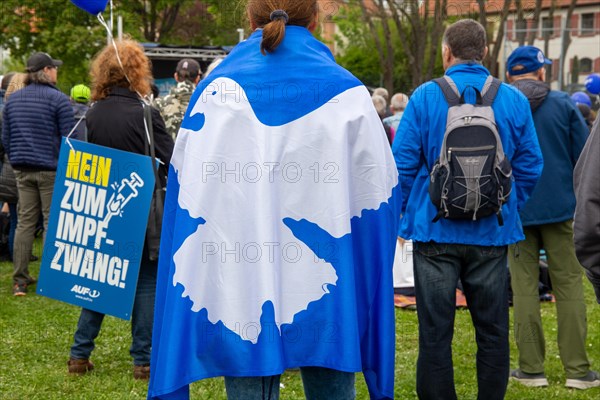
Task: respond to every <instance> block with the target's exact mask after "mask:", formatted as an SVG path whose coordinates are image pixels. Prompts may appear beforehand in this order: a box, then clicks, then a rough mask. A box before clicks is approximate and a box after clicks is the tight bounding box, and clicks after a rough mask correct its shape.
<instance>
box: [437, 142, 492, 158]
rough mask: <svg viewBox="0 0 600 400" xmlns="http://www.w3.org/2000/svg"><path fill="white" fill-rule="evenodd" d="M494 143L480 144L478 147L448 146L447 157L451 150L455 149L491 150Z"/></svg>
mask: <svg viewBox="0 0 600 400" xmlns="http://www.w3.org/2000/svg"><path fill="white" fill-rule="evenodd" d="M494 147H495V146H494V145H491V144H490V145H487V146H480V147H448V158H450V156H451V155H452V152H453V151H455V150H457V151H479V150H492V149H493V148H494Z"/></svg>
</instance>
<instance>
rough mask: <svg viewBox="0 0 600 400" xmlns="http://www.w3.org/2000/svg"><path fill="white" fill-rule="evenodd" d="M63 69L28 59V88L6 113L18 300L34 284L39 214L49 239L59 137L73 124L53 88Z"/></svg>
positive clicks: (65, 101) (37, 57)
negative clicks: (14, 191) (15, 199)
mask: <svg viewBox="0 0 600 400" xmlns="http://www.w3.org/2000/svg"><path fill="white" fill-rule="evenodd" d="M60 65H62V61H60V60H54V59H52V57H50V56H49V55H48V54H46V53H35V54H33V55H32V56H31V57H29V59H28V60H27V72H28V76H27V81H26V84H27V86H26V87H25V88H23V89H21V90H19V91H17V92H15V93H13V94H12V95H11V96H10V98H9V100H8V102H7V103H6V105H5V107H4V110H3V115H4V118H3V121H2V144H3V145H4V148H5V150H6V153H7V154H8V159H9V160H10V164H11V165H12V167H13V169H14V171H15V177H16V179H17V188H18V192H19V208H18V219H19V224H18V225H17V231H16V233H15V244H14V254H13V261H14V273H13V294H14V295H15V296H24V295H26V294H27V286H28V285H31V284H32V283H35V278H33V277H32V276H31V275H29V268H28V264H29V256H30V255H31V248H32V245H33V239H34V233H35V227H36V223H37V220H38V218H39V215H40V211H41V212H42V214H43V216H44V237H45V230H46V228H47V226H48V217H49V215H50V202H51V200H52V191H53V189H54V178H55V176H56V167H57V163H58V154H59V149H60V143H61V139H62V136H66V135H68V134H69V132H70V131H71V129H72V128H73V126H74V124H75V120H74V117H73V109H72V108H71V104H70V103H69V98H68V97H67V96H65V95H64V94H63V93H61V92H60V91H59V90H58V89H57V88H56V86H55V85H56V79H57V74H58V67H59V66H60ZM76 136H77V135H76V134H75V135H73V137H74V138H76Z"/></svg>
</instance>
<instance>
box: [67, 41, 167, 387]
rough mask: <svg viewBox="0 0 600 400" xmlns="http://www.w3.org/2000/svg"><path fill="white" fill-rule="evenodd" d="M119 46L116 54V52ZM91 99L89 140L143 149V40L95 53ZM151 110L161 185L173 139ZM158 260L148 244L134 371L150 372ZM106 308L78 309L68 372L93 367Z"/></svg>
mask: <svg viewBox="0 0 600 400" xmlns="http://www.w3.org/2000/svg"><path fill="white" fill-rule="evenodd" d="M116 51H118V55H117V53H116ZM91 77H92V101H93V102H94V103H93V105H92V107H91V108H90V110H89V111H88V112H87V114H86V125H87V130H88V141H89V142H90V143H93V144H98V145H101V146H106V147H111V148H114V149H119V150H124V151H129V152H132V153H138V154H147V146H148V138H149V136H148V131H149V130H148V129H146V127H145V118H146V120H147V119H148V117H147V116H146V117H145V115H144V109H145V107H150V106H147V105H146V104H145V103H144V102H143V98H145V97H146V96H147V95H148V94H150V82H151V80H152V74H151V66H150V60H149V59H148V58H147V57H146V55H145V54H144V51H143V49H142V46H140V45H139V44H138V43H137V42H135V41H132V40H123V41H119V42H116V49H115V47H113V45H108V46H106V47H105V48H104V49H103V50H102V51H100V53H99V54H98V55H97V56H96V58H95V59H94V61H93V63H92V67H91ZM150 110H151V113H150V114H151V120H152V121H151V126H152V130H150V132H152V131H153V136H154V145H155V152H156V157H157V158H158V159H159V160H160V161H161V162H162V163H163V164H161V167H160V168H159V174H158V175H159V179H160V180H162V182H161V184H162V187H164V186H165V182H166V174H167V170H166V167H165V166H166V165H168V164H169V161H170V159H171V153H172V152H173V139H172V138H171V136H169V134H168V133H167V131H166V129H165V124H164V122H163V119H162V117H161V116H160V113H159V112H158V110H156V109H154V108H150ZM156 268H157V265H156V261H151V260H150V258H149V256H148V249H147V246H146V244H145V245H144V249H143V252H142V260H141V265H140V272H139V277H138V283H137V291H136V295H135V302H134V306H133V314H132V319H131V335H132V344H131V349H130V354H131V356H132V357H133V362H134V369H133V376H134V378H136V379H148V377H149V375H150V348H151V343H152V322H153V317H154V292H155V287H156ZM103 319H104V314H101V313H98V312H95V311H91V310H87V309H82V310H81V316H80V317H79V322H78V324H77V330H76V332H75V336H74V343H73V346H72V347H71V354H70V355H71V357H70V359H69V361H68V369H69V373H72V374H79V375H81V374H84V373H86V372H88V371H91V370H92V369H93V368H94V364H92V362H91V361H90V355H91V353H92V350H93V349H94V339H95V338H96V337H97V336H98V333H99V332H100V327H101V325H102V320H103Z"/></svg>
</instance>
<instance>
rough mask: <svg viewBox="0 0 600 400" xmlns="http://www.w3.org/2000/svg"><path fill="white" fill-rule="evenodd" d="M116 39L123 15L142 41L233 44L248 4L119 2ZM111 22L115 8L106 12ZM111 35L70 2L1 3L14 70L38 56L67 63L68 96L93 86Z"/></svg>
mask: <svg viewBox="0 0 600 400" xmlns="http://www.w3.org/2000/svg"><path fill="white" fill-rule="evenodd" d="M113 3H114V8H113V15H114V18H113V23H114V25H115V27H114V29H113V34H114V35H115V36H116V35H117V29H116V24H117V16H118V15H120V16H122V17H123V32H124V34H125V35H127V36H128V37H131V38H133V39H136V40H140V41H143V42H144V41H149V42H160V43H163V44H177V45H196V46H202V45H230V44H235V43H237V41H238V33H237V30H236V29H237V28H242V27H244V21H245V15H244V5H243V2H238V1H234V0H204V1H201V0H115V1H114V2H113ZM103 15H104V17H105V19H106V20H107V22H109V21H110V17H109V15H110V9H109V6H107V9H106V10H105V12H104V13H103ZM106 43H107V42H106V31H105V29H104V28H103V27H102V26H101V25H100V23H99V22H98V20H97V18H96V17H95V16H93V15H91V14H89V13H87V12H85V11H83V10H81V9H79V8H77V7H76V6H75V5H73V4H72V3H71V2H70V1H67V0H46V1H43V2H42V1H39V0H2V1H0V47H2V48H5V49H8V50H9V51H10V57H11V59H10V62H3V65H2V68H1V69H2V71H1V72H8V68H9V66H12V67H14V66H15V65H16V66H19V65H25V62H26V60H27V58H28V57H29V56H30V55H31V54H32V53H33V52H35V51H45V52H47V53H49V54H50V55H51V56H52V57H54V58H58V59H60V60H63V62H64V65H63V66H62V67H61V68H60V70H59V74H58V86H59V87H60V88H61V89H62V90H64V91H65V92H67V91H68V89H69V88H70V87H71V86H72V85H74V84H77V83H82V82H84V83H87V82H88V81H89V77H88V71H89V66H90V62H91V59H92V58H93V56H94V55H95V54H96V53H97V52H98V51H99V50H100V49H101V48H102V47H103V46H105V45H106Z"/></svg>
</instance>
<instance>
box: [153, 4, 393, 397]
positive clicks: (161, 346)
mask: <svg viewBox="0 0 600 400" xmlns="http://www.w3.org/2000/svg"><path fill="white" fill-rule="evenodd" d="M248 15H249V18H250V23H251V26H252V28H253V29H255V30H254V33H253V34H252V35H251V36H250V37H249V38H248V40H246V41H245V42H243V43H241V44H239V45H238V46H237V47H236V48H235V49H234V50H233V51H232V52H231V54H230V55H229V56H228V57H227V58H226V59H225V60H224V61H223V62H222V63H221V64H220V65H219V66H218V67H217V68H216V69H215V70H214V72H213V73H212V74H211V76H210V79H206V80H205V81H203V82H201V83H200V84H199V86H198V88H197V89H196V91H195V93H194V95H193V97H192V99H191V101H190V104H189V107H188V110H187V112H186V115H185V118H184V120H183V122H182V126H181V129H180V131H179V134H178V137H177V142H176V145H175V150H174V153H173V157H172V159H171V166H170V172H169V179H168V185H167V194H166V200H165V211H164V215H165V216H164V222H163V227H164V228H163V232H162V244H161V249H160V260H159V272H158V274H159V276H158V283H157V296H156V307H155V324H154V335H153V349H152V361H151V377H150V386H149V393H148V398H149V399H187V398H188V397H189V389H188V385H189V384H190V383H191V382H194V381H196V380H200V379H203V378H209V377H215V376H224V377H225V386H226V389H227V394H228V398H229V399H251V398H254V397H253V396H255V395H256V394H258V395H261V393H265V394H267V395H268V396H269V398H271V399H277V398H279V375H280V374H281V373H282V372H283V371H284V370H285V369H287V368H297V367H299V368H300V371H301V373H302V378H303V382H304V387H305V394H306V397H307V398H317V397H318V398H327V399H342V398H344V399H347V398H353V397H354V396H355V388H354V373H355V372H360V371H362V372H363V374H364V376H365V379H366V382H367V386H368V389H369V393H370V396H371V398H373V399H387V398H392V397H393V396H394V390H393V381H394V348H395V334H394V331H395V326H394V309H393V284H392V264H393V257H394V249H395V243H396V233H397V224H398V219H399V207H400V204H401V198H400V197H401V194H400V190H399V187H398V173H397V169H396V167H395V163H394V159H393V156H392V153H391V150H390V148H389V145H388V143H387V139H386V136H385V133H384V131H383V128H382V125H381V121H380V120H379V117H378V115H377V113H376V111H375V109H374V108H373V105H372V102H371V98H370V96H369V93H368V91H367V89H366V88H365V87H364V86H363V85H362V84H361V83H360V82H359V80H358V79H356V78H355V77H354V76H352V75H351V74H350V73H349V72H348V71H346V70H344V69H343V68H341V67H340V66H338V65H337V64H336V63H335V61H334V59H333V56H332V55H331V52H330V51H329V50H328V48H327V47H326V46H325V45H324V44H322V43H320V42H319V41H317V40H316V39H315V38H314V37H313V36H312V34H311V32H312V31H313V30H314V28H315V27H316V24H317V1H316V0H306V1H289V0H274V1H252V2H249V5H248Z"/></svg>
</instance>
